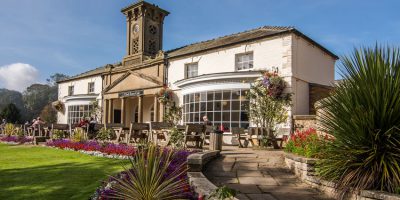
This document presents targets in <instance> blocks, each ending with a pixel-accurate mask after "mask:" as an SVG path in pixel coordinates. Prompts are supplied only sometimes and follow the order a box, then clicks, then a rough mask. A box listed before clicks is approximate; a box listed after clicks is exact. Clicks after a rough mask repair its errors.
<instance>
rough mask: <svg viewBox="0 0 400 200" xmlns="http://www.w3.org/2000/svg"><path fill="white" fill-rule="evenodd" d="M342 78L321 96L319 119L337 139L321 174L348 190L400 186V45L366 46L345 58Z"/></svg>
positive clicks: (390, 189) (327, 152) (322, 163)
mask: <svg viewBox="0 0 400 200" xmlns="http://www.w3.org/2000/svg"><path fill="white" fill-rule="evenodd" d="M341 60H342V63H341V73H342V76H343V78H344V79H343V81H342V82H341V83H339V84H338V85H337V87H336V88H335V90H334V91H333V93H332V96H330V97H328V98H326V99H324V100H323V101H321V104H320V107H321V109H322V112H321V113H320V123H321V128H322V130H323V131H325V132H327V133H330V134H332V135H333V136H334V137H335V140H334V141H332V142H331V143H329V144H328V147H327V148H326V149H325V150H324V151H323V152H322V153H323V156H322V157H323V158H324V159H322V160H321V161H320V163H319V165H318V167H319V173H320V175H321V176H322V177H323V178H325V179H328V180H331V181H335V182H336V183H337V185H336V187H337V189H338V190H339V191H341V192H342V194H344V193H345V192H347V191H359V190H363V189H373V190H382V191H388V192H395V191H396V188H399V186H400V167H399V163H400V129H399V128H400V50H399V49H397V48H391V47H380V46H378V45H377V46H376V47H374V48H364V49H360V50H355V52H354V53H353V54H352V55H351V56H348V57H343V58H342V59H341Z"/></svg>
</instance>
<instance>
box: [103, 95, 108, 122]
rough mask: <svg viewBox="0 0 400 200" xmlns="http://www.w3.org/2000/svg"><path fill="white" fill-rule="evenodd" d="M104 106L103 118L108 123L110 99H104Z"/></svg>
mask: <svg viewBox="0 0 400 200" xmlns="http://www.w3.org/2000/svg"><path fill="white" fill-rule="evenodd" d="M103 106H104V107H102V109H103V118H102V123H103V124H106V123H107V120H108V99H104V104H103Z"/></svg>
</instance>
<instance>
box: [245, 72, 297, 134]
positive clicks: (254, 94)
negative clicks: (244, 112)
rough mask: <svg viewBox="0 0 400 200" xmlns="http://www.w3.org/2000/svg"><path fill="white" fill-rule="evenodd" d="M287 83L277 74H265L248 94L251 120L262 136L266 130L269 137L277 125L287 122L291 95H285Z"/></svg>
mask: <svg viewBox="0 0 400 200" xmlns="http://www.w3.org/2000/svg"><path fill="white" fill-rule="evenodd" d="M285 88H286V82H285V81H284V80H283V79H282V78H281V77H279V76H278V74H276V73H269V72H263V76H262V77H260V78H258V79H257V80H256V81H255V82H254V83H253V84H252V86H251V88H250V90H249V92H248V93H247V98H248V99H249V107H248V112H249V118H250V120H251V121H252V122H253V123H255V124H256V125H257V126H258V127H262V129H261V131H262V135H264V132H263V131H264V128H266V130H267V132H268V134H267V135H268V136H269V137H273V134H272V130H273V129H274V128H276V125H277V124H280V123H284V122H286V120H287V117H288V116H287V108H288V107H289V106H290V101H291V94H288V93H284V92H283V91H284V90H285Z"/></svg>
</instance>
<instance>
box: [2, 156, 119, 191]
mask: <svg viewBox="0 0 400 200" xmlns="http://www.w3.org/2000/svg"><path fill="white" fill-rule="evenodd" d="M122 165H123V163H122V161H114V160H113V161H108V162H106V161H104V160H94V161H92V162H90V163H61V164H55V165H46V166H38V167H31V168H20V169H7V170H0V199H88V198H89V197H90V196H91V195H92V194H93V192H94V191H95V190H96V188H97V187H98V186H99V185H100V184H101V181H103V180H105V179H106V178H107V177H108V176H109V175H114V174H115V173H117V172H118V171H121V170H122V169H120V170H118V169H117V168H116V166H122ZM111 173H112V174H111Z"/></svg>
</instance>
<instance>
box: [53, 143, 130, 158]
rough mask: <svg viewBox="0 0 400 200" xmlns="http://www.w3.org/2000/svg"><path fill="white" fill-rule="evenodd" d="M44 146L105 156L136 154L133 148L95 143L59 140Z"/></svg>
mask: <svg viewBox="0 0 400 200" xmlns="http://www.w3.org/2000/svg"><path fill="white" fill-rule="evenodd" d="M46 145H47V146H50V147H56V148H60V149H73V150H74V151H86V152H101V153H104V154H107V155H120V156H132V155H134V154H135V152H136V150H135V147H132V146H128V145H124V144H112V143H104V144H101V143H99V142H96V141H82V142H74V141H71V140H65V139H60V140H53V141H50V142H47V143H46Z"/></svg>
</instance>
